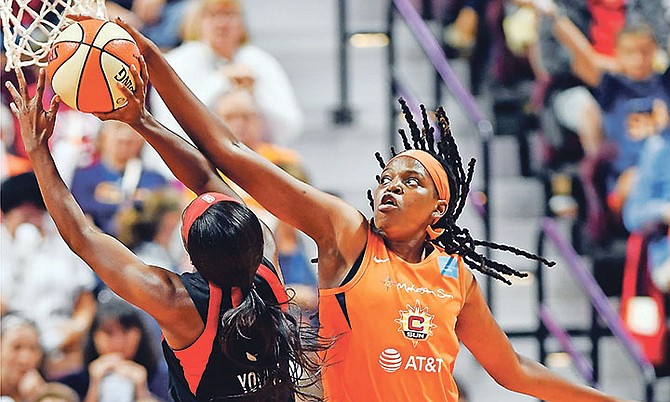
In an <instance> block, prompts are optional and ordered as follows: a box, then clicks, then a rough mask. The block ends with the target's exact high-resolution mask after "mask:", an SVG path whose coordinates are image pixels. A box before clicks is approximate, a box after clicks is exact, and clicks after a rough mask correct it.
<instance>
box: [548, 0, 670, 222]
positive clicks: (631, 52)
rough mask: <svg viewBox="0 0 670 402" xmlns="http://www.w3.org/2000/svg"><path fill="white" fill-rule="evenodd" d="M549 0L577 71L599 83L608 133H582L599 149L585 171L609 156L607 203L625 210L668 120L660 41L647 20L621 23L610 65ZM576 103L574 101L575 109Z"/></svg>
mask: <svg viewBox="0 0 670 402" xmlns="http://www.w3.org/2000/svg"><path fill="white" fill-rule="evenodd" d="M545 5H546V6H545V7H543V8H541V9H540V10H541V11H542V12H543V13H544V14H545V15H547V16H550V17H551V18H553V22H554V27H555V31H556V36H557V37H558V39H559V41H560V42H561V43H562V44H563V45H564V46H565V47H566V48H567V49H568V50H569V51H570V52H571V54H572V55H573V58H574V59H573V61H572V66H573V70H574V72H575V74H577V76H579V77H580V79H581V80H582V81H583V82H584V83H585V84H586V85H588V86H590V87H592V88H594V91H595V94H596V100H597V102H598V105H599V106H600V109H601V110H602V113H603V134H604V136H602V135H600V134H595V135H594V136H592V137H590V138H585V137H582V140H583V144H584V148H585V149H592V151H587V155H588V154H589V153H591V154H599V155H598V156H597V157H593V158H587V160H585V165H584V166H585V167H584V169H583V170H585V171H594V170H595V169H596V167H595V165H596V164H597V163H601V162H602V161H603V160H607V166H608V169H607V173H606V180H605V184H606V191H607V199H608V205H609V207H610V209H611V210H612V211H615V212H617V213H620V209H621V205H622V204H623V202H624V200H625V199H626V196H627V194H628V192H629V190H630V185H631V183H632V178H633V177H634V176H633V175H634V167H635V166H636V165H637V162H638V158H639V154H640V150H641V149H642V145H643V143H644V140H645V139H646V138H647V137H649V135H651V134H654V133H655V132H658V131H659V128H661V129H662V128H664V127H665V126H666V125H667V121H668V105H670V81H669V79H668V77H670V75H669V74H670V72H668V70H667V69H666V70H665V72H664V73H663V74H658V73H656V72H655V71H654V55H655V54H656V51H657V45H656V40H655V36H654V33H653V31H652V30H651V28H650V27H649V26H648V25H646V24H643V23H638V24H630V25H627V26H625V27H624V28H622V30H621V31H620V32H619V33H618V36H617V39H616V49H615V59H614V61H615V65H614V66H610V67H606V66H604V65H603V63H602V62H601V59H600V57H599V56H598V53H597V47H596V46H595V45H591V44H590V43H589V42H588V40H587V39H586V37H585V36H584V35H583V34H582V32H581V31H580V30H579V28H577V26H576V25H575V24H574V23H573V22H572V21H571V20H570V19H568V18H567V17H566V16H565V15H564V14H563V10H562V9H560V8H557V7H556V5H555V4H553V3H552V2H551V0H547V1H546V2H545ZM577 107H578V106H576V105H571V106H570V109H572V110H575V109H576V108H577ZM572 113H574V112H572ZM659 125H660V127H659ZM592 134H594V133H592ZM605 142H608V143H609V144H612V145H613V151H607V152H606V154H605V156H603V152H605V150H608V147H604V143H605ZM589 164H590V165H594V166H589ZM587 176H589V175H588V174H587Z"/></svg>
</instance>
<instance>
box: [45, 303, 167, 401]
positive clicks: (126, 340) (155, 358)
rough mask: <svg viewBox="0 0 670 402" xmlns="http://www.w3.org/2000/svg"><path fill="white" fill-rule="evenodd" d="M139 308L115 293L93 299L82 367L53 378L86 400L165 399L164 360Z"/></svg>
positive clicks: (165, 367) (165, 372) (165, 378)
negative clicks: (92, 317) (93, 311)
mask: <svg viewBox="0 0 670 402" xmlns="http://www.w3.org/2000/svg"><path fill="white" fill-rule="evenodd" d="M150 332H151V330H150V329H149V328H148V325H147V323H146V321H145V316H144V315H143V313H142V312H141V311H140V310H138V309H136V308H135V307H134V306H132V305H130V304H129V303H128V302H126V301H124V300H122V299H120V298H119V297H117V296H113V297H111V298H110V299H109V300H108V301H106V302H102V303H100V304H99V305H98V311H97V313H96V316H95V320H94V321H93V325H92V327H91V331H90V334H89V337H88V341H87V343H86V352H85V367H84V369H82V370H81V371H79V372H77V373H73V374H70V375H68V376H66V377H63V378H60V379H59V380H58V381H59V382H62V383H64V384H66V385H68V386H70V387H72V388H73V389H74V390H75V391H77V393H78V394H79V395H80V396H81V397H82V398H83V399H84V401H86V402H97V401H140V400H141V401H145V402H148V401H155V400H159V398H160V399H163V400H168V389H167V387H168V377H167V365H166V364H165V361H164V360H163V359H162V358H161V357H159V354H158V349H157V347H158V346H157V344H156V343H155V339H154V337H153V336H152V334H151V333H150Z"/></svg>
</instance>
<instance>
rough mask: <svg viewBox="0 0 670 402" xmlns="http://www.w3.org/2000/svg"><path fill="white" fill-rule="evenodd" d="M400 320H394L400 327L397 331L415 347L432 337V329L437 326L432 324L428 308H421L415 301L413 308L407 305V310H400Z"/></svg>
mask: <svg viewBox="0 0 670 402" xmlns="http://www.w3.org/2000/svg"><path fill="white" fill-rule="evenodd" d="M399 313H400V318H396V319H395V320H394V321H395V322H397V323H398V324H399V325H400V327H399V328H398V331H400V332H402V334H403V336H404V337H405V338H406V339H409V340H410V341H412V345H414V347H416V345H417V344H418V343H419V341H425V340H426V339H428V337H429V336H431V335H433V331H432V329H433V328H436V327H437V325H435V324H433V318H434V317H435V316H434V315H432V314H428V307H423V308H422V307H421V304H420V303H419V301H418V300H417V301H416V303H415V305H414V307H412V306H410V305H409V304H408V305H407V310H400V311H399Z"/></svg>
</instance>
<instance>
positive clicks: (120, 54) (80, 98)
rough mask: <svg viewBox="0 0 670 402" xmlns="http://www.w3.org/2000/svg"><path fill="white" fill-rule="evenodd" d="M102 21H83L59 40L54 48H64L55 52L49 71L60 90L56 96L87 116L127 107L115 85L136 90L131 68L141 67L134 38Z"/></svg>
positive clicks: (112, 24)
mask: <svg viewBox="0 0 670 402" xmlns="http://www.w3.org/2000/svg"><path fill="white" fill-rule="evenodd" d="M98 21H99V22H94V21H83V22H79V23H77V25H75V26H76V28H75V29H71V30H69V31H67V32H65V34H64V35H62V36H61V37H60V38H58V39H57V41H56V42H55V43H54V45H57V46H59V48H60V49H58V51H57V52H56V50H54V54H53V56H52V57H53V58H52V60H50V63H51V64H52V65H51V69H47V70H48V72H49V73H50V74H49V75H50V79H51V82H52V86H53V87H54V90H56V88H58V90H56V93H59V94H61V95H62V96H63V97H62V99H63V100H64V101H65V99H69V101H67V102H66V104H68V105H69V106H71V107H73V108H74V109H77V110H80V111H82V112H85V113H88V112H94V111H101V112H106V111H110V110H114V109H116V106H117V105H119V106H122V103H123V104H125V102H126V101H127V100H126V99H125V97H124V96H123V95H122V93H121V92H120V91H119V89H118V88H117V87H116V86H115V85H116V83H117V82H119V83H121V84H122V85H125V86H126V87H135V85H136V83H135V82H134V80H133V77H132V75H131V74H130V72H129V69H130V67H131V66H133V65H135V66H136V67H137V66H138V65H139V64H138V60H139V51H138V49H137V43H136V42H135V41H134V40H133V38H132V37H130V36H129V34H128V33H127V32H126V31H124V30H123V28H121V27H120V26H118V25H117V24H115V23H113V22H111V21H102V20H98ZM82 45H86V46H87V47H86V48H83V47H82ZM95 52H98V55H95V54H94V53H95ZM49 70H51V71H49ZM54 78H55V79H54ZM103 87H104V88H103Z"/></svg>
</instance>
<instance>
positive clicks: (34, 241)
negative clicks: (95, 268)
mask: <svg viewBox="0 0 670 402" xmlns="http://www.w3.org/2000/svg"><path fill="white" fill-rule="evenodd" d="M0 199H1V206H2V222H1V224H0V228H1V241H0V247H1V250H2V255H1V257H0V258H1V261H2V270H0V272H1V276H2V280H1V283H2V292H1V294H0V301H1V304H2V310H3V311H8V310H12V311H17V312H20V313H21V314H23V315H25V316H26V317H28V318H30V319H31V320H33V321H34V322H35V323H37V325H38V327H39V330H40V335H41V343H42V347H43V348H44V350H45V352H46V354H47V356H46V357H47V359H46V371H47V374H48V375H57V374H59V373H62V372H67V371H71V370H75V369H78V368H80V367H81V364H82V341H83V339H84V336H85V335H86V333H87V331H88V329H89V327H90V324H91V321H92V319H93V316H94V314H95V300H94V298H93V293H92V290H93V287H94V285H95V278H94V275H93V273H92V272H91V271H90V270H89V269H88V267H87V266H86V265H85V264H84V262H83V261H82V260H81V259H80V258H79V257H78V256H77V255H75V254H74V253H73V252H72V251H71V250H70V249H69V247H68V246H67V245H66V244H65V242H64V241H63V240H62V238H61V237H60V236H59V234H58V233H57V231H56V229H55V226H54V225H53V222H52V221H51V219H50V218H49V216H48V215H47V214H46V209H45V206H44V201H43V200H42V195H41V193H40V191H39V187H38V185H37V179H36V178H35V175H34V174H33V173H32V172H30V173H24V174H22V175H18V176H14V177H10V178H8V179H6V180H5V181H4V182H3V183H2V188H1V189H0Z"/></svg>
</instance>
